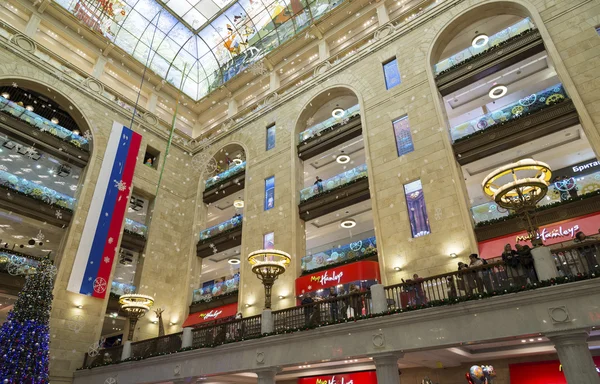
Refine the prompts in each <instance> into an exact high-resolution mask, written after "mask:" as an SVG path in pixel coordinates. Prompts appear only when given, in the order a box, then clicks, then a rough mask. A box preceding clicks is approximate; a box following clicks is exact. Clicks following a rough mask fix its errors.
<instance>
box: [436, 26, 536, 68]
mask: <svg viewBox="0 0 600 384" xmlns="http://www.w3.org/2000/svg"><path fill="white" fill-rule="evenodd" d="M534 28H535V25H533V23H532V22H531V20H530V19H529V18H526V19H523V20H521V21H519V22H518V23H516V24H513V25H511V26H510V27H508V28H505V29H503V30H501V31H500V32H498V33H495V34H493V35H492V36H489V40H488V42H487V44H485V45H483V46H481V47H477V48H475V47H473V46H469V47H468V48H466V49H463V50H462V51H460V52H458V53H456V54H454V55H452V56H450V57H449V58H447V59H444V60H442V61H440V62H439V63H437V64H436V65H434V66H433V68H434V73H435V75H438V74H440V72H443V71H445V70H447V69H449V68H452V67H453V66H455V65H457V64H460V63H462V62H463V61H465V60H467V59H469V58H471V57H473V56H475V55H478V54H480V53H481V52H483V51H485V50H487V49H490V48H492V47H494V46H496V45H498V44H500V43H503V42H505V41H506V40H508V39H510V38H512V37H515V36H517V35H519V34H521V33H523V32H525V31H527V30H529V29H534Z"/></svg>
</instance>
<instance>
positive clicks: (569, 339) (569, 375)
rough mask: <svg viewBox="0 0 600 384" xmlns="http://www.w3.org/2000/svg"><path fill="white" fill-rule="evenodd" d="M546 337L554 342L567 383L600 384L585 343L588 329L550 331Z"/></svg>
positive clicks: (599, 377)
mask: <svg viewBox="0 0 600 384" xmlns="http://www.w3.org/2000/svg"><path fill="white" fill-rule="evenodd" d="M546 337H547V338H549V339H550V341H552V342H553V343H554V348H555V349H556V353H557V354H558V358H559V359H560V364H561V365H562V369H563V372H564V374H565V377H566V379H567V383H568V384H600V376H598V372H597V371H596V365H595V364H594V360H593V359H592V354H591V353H590V349H589V346H588V343H587V339H588V337H589V330H587V329H575V330H568V331H557V332H550V333H547V334H546Z"/></svg>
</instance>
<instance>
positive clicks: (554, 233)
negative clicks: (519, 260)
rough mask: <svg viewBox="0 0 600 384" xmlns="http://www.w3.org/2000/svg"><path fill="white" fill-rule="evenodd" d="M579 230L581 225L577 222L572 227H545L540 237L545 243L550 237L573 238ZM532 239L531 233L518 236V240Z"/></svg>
mask: <svg viewBox="0 0 600 384" xmlns="http://www.w3.org/2000/svg"><path fill="white" fill-rule="evenodd" d="M577 232H579V225H577V224H575V225H573V226H571V227H565V228H564V229H563V227H562V225H561V226H559V227H558V228H554V229H551V230H549V229H548V228H543V229H542V230H541V231H540V233H539V234H538V238H541V239H542V241H543V242H544V243H546V242H547V240H548V239H555V238H557V237H568V238H569V239H573V238H574V237H575V234H576V233H577ZM530 239H531V236H529V235H518V236H517V237H516V239H515V240H516V241H517V242H520V241H528V240H530Z"/></svg>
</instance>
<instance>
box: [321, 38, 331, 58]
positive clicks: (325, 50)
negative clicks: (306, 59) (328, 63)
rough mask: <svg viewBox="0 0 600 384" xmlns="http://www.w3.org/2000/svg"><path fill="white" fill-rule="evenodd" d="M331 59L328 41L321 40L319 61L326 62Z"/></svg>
mask: <svg viewBox="0 0 600 384" xmlns="http://www.w3.org/2000/svg"><path fill="white" fill-rule="evenodd" d="M328 58H329V44H327V41H325V40H320V41H319V61H324V60H327V59H328Z"/></svg>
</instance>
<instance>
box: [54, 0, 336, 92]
mask: <svg viewBox="0 0 600 384" xmlns="http://www.w3.org/2000/svg"><path fill="white" fill-rule="evenodd" d="M56 2H57V3H58V4H60V5H61V6H62V7H64V8H66V9H67V10H68V11H70V12H71V13H72V14H73V15H75V17H77V18H78V19H79V20H80V21H81V22H82V23H84V24H85V25H87V26H88V27H89V28H90V29H92V30H94V31H96V32H99V33H101V34H103V35H104V36H105V37H106V38H108V39H109V40H111V41H113V42H114V43H115V45H117V46H118V47H120V48H122V49H123V50H125V51H126V52H127V53H129V54H130V55H132V56H133V57H135V58H136V59H137V60H138V61H140V62H141V63H144V64H145V63H146V60H147V59H148V55H150V64H149V68H150V69H152V70H153V71H154V72H156V74H158V75H159V76H161V77H163V78H164V79H165V80H167V81H168V82H169V83H171V84H172V85H174V86H175V87H177V88H179V86H180V84H181V80H182V78H183V79H184V82H183V86H182V91H183V92H184V93H185V94H186V95H188V96H189V97H191V98H192V99H194V100H199V99H201V98H202V97H204V96H205V95H207V94H209V93H210V92H212V91H213V90H215V89H216V88H218V87H220V86H221V85H222V84H223V83H225V82H226V81H228V80H229V79H231V78H232V77H234V76H236V75H237V74H238V73H240V72H241V71H243V70H244V69H246V68H247V67H248V66H249V65H251V64H252V63H254V62H256V61H257V60H259V59H261V58H262V57H264V56H265V55H266V54H267V53H269V52H270V51H272V50H273V49H275V48H276V47H278V46H279V45H281V44H283V43H284V42H286V41H287V40H289V39H290V38H292V37H293V36H295V35H296V34H298V33H300V32H301V31H302V30H303V29H305V28H306V27H308V26H310V25H311V24H312V23H314V22H315V21H316V20H318V19H319V18H320V17H321V16H323V15H324V14H326V13H327V12H329V11H330V10H332V9H333V8H335V7H336V6H338V5H339V4H341V3H342V2H343V0H274V1H273V0H238V1H234V2H230V1H229V0H165V1H164V3H163V2H160V1H156V0H56ZM163 9H166V10H168V11H164V10H163ZM161 11H162V12H161ZM159 13H160V15H159ZM153 36H154V40H153ZM186 64H187V67H186V71H185V74H184V73H183V69H184V67H185V66H186Z"/></svg>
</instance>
